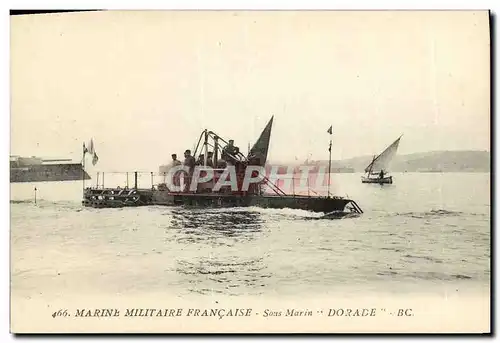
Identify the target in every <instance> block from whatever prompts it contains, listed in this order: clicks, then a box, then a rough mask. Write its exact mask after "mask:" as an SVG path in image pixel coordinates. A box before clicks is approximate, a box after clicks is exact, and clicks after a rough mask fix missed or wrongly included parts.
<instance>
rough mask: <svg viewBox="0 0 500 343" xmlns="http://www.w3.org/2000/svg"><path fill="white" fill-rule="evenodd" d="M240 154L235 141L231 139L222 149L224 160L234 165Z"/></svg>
mask: <svg viewBox="0 0 500 343" xmlns="http://www.w3.org/2000/svg"><path fill="white" fill-rule="evenodd" d="M239 152H240V149H239V148H238V147H236V146H234V140H232V139H230V140H229V143H228V144H227V145H226V146H225V147H224V149H222V159H224V160H225V161H227V162H229V163H231V164H233V165H234V164H235V163H236V155H237V154H238V153H239Z"/></svg>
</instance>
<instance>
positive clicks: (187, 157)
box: [184, 149, 196, 192]
mask: <svg viewBox="0 0 500 343" xmlns="http://www.w3.org/2000/svg"><path fill="white" fill-rule="evenodd" d="M195 164H196V161H195V160H194V157H193V156H191V150H189V149H188V150H186V151H185V152H184V165H185V166H188V167H189V172H188V177H187V178H186V180H185V189H184V191H185V192H187V191H188V190H189V186H190V184H191V178H192V177H193V172H194V166H195Z"/></svg>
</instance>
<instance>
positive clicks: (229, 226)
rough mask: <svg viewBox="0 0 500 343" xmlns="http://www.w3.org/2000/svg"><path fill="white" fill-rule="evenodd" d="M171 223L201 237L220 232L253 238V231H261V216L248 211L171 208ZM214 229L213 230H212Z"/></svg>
mask: <svg viewBox="0 0 500 343" xmlns="http://www.w3.org/2000/svg"><path fill="white" fill-rule="evenodd" d="M171 215H172V220H171V225H172V227H173V228H176V229H182V231H183V232H185V233H191V234H193V235H198V236H202V237H207V238H208V237H210V236H211V235H214V234H222V235H225V236H228V237H245V238H246V239H255V235H254V233H257V232H260V231H261V226H262V223H263V221H264V220H263V219H262V216H261V215H260V214H259V213H257V212H250V211H222V210H220V211H214V210H212V211H209V210H193V209H189V210H184V209H181V210H177V209H176V210H172V212H171ZM214 231H215V232H214Z"/></svg>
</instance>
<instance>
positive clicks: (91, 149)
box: [88, 138, 95, 155]
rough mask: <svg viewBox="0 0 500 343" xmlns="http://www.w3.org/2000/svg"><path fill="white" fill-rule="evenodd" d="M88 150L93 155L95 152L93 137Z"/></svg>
mask: <svg viewBox="0 0 500 343" xmlns="http://www.w3.org/2000/svg"><path fill="white" fill-rule="evenodd" d="M88 152H89V154H91V155H93V154H94V152H95V150H94V139H93V138H91V139H90V143H89V149H88Z"/></svg>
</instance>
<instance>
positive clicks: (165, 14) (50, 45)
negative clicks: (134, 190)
mask: <svg viewBox="0 0 500 343" xmlns="http://www.w3.org/2000/svg"><path fill="white" fill-rule="evenodd" d="M489 44H490V38H489V22H488V13H487V12H486V11H484V12H481V11H480V12H468V11H454V12H451V11H438V12H430V11H429V12H426V11H420V12H417V11H406V12H403V11H402V12H390V11H364V12H362V11H358V12H348V11H338V12H337V11H304V12H299V11H275V12H264V11H250V12H232V11H212V12H195V11H179V12H172V11H171V12H169V11H121V12H120V11H108V12H83V13H65V14H50V15H29V16H15V17H11V154H13V155H21V156H32V155H36V156H42V157H52V158H54V157H55V158H73V159H74V160H76V161H79V160H80V159H81V152H82V143H83V142H84V141H88V140H89V139H90V138H91V137H93V139H94V142H95V146H96V151H97V153H98V155H99V163H98V164H97V166H96V167H95V168H96V170H102V171H126V170H151V171H157V169H158V165H160V164H164V163H167V162H169V160H170V155H171V154H172V153H177V154H178V155H179V156H182V154H183V152H184V150H186V149H193V148H194V145H195V144H196V142H197V139H198V137H199V135H200V133H201V131H202V130H203V129H205V128H207V129H209V130H213V131H215V132H217V133H218V134H219V135H221V136H222V137H224V138H227V139H231V138H232V139H234V140H235V144H236V145H237V146H240V148H241V150H243V151H247V147H248V144H252V143H254V142H255V140H256V139H257V138H258V136H259V134H260V132H261V130H262V129H263V128H264V127H265V125H266V124H267V122H268V120H269V119H270V118H271V116H273V115H274V125H273V131H272V136H271V144H270V150H269V159H271V160H275V161H294V160H296V159H297V160H305V159H307V158H309V159H328V144H329V140H330V135H329V134H328V133H327V130H328V128H329V127H330V125H332V126H333V135H332V138H333V148H332V159H343V158H350V157H355V156H360V155H374V154H377V153H380V152H381V151H382V150H383V149H384V148H385V147H386V146H388V145H389V144H390V143H392V142H393V141H394V140H395V139H396V138H398V137H399V136H400V135H402V134H403V138H402V140H401V143H400V146H399V153H401V154H405V153H413V152H424V151H434V150H489V146H490V55H489V49H490V48H489ZM88 162H89V163H90V159H89V160H88Z"/></svg>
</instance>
